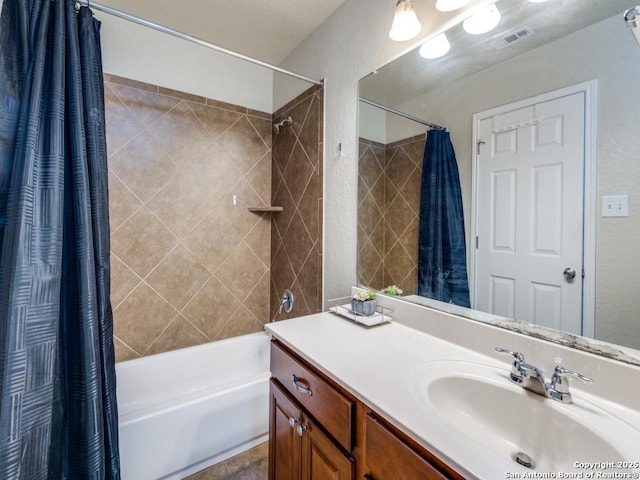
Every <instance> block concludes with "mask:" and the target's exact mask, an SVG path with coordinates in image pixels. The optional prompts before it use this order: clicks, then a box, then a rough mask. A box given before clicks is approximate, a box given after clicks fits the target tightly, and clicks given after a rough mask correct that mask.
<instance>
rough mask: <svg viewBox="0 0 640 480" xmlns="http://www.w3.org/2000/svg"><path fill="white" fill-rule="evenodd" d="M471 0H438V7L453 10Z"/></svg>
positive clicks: (443, 10) (438, 8) (447, 10)
mask: <svg viewBox="0 0 640 480" xmlns="http://www.w3.org/2000/svg"><path fill="white" fill-rule="evenodd" d="M470 1H471V0H438V1H437V2H436V9H437V10H440V11H441V12H452V11H453V10H457V9H459V8H462V7H464V6H465V5H466V4H467V3H469V2H470ZM538 1H539V0H538Z"/></svg>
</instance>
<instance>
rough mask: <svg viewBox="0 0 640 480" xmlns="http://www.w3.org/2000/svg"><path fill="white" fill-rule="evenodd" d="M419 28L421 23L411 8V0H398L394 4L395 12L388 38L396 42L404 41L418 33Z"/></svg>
mask: <svg viewBox="0 0 640 480" xmlns="http://www.w3.org/2000/svg"><path fill="white" fill-rule="evenodd" d="M420 30H422V25H421V24H420V21H419V20H418V17H417V15H416V12H415V11H414V10H413V2H412V1H411V0H400V1H399V2H398V3H397V4H396V13H395V15H394V17H393V24H392V25H391V30H389V38H390V39H391V40H395V41H396V42H404V41H405V40H409V39H411V38H413V37H415V36H416V35H418V34H419V33H420Z"/></svg>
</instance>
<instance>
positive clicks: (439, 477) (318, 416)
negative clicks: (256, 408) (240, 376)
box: [269, 341, 463, 480]
mask: <svg viewBox="0 0 640 480" xmlns="http://www.w3.org/2000/svg"><path fill="white" fill-rule="evenodd" d="M271 375H272V379H271V390H270V391H271V400H270V430H269V480H352V479H356V478H357V480H443V479H453V480H463V477H462V476H460V475H459V474H457V473H456V472H455V471H453V470H452V469H451V468H449V467H448V466H447V465H446V464H444V463H443V462H441V461H440V460H439V459H438V458H436V457H435V456H434V455H432V454H431V453H430V452H428V451H427V450H425V449H424V448H422V447H421V446H420V445H418V444H417V443H416V442H414V441H413V440H412V439H410V438H409V437H408V436H407V435H405V434H403V433H402V432H401V431H399V430H398V429H397V428H395V427H393V426H392V425H389V424H388V423H387V422H385V421H384V420H382V419H381V418H380V417H379V416H377V415H376V413H375V412H374V411H373V410H372V409H370V408H369V407H368V406H366V405H365V404H364V403H362V402H360V401H358V400H356V399H354V398H353V397H352V396H351V395H350V394H349V393H348V392H346V391H345V390H344V389H343V388H341V387H340V386H339V385H337V384H336V383H335V382H333V381H332V380H331V379H330V378H328V377H327V376H325V375H324V374H322V373H321V372H319V371H318V370H317V369H316V368H314V367H313V366H312V365H310V364H308V363H307V362H305V361H304V360H303V359H301V358H300V357H298V356H297V355H296V354H295V353H293V352H291V351H290V350H289V349H287V348H286V347H284V346H283V345H281V344H280V343H279V342H277V341H273V342H272V345H271ZM356 475H357V476H356Z"/></svg>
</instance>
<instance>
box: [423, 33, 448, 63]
mask: <svg viewBox="0 0 640 480" xmlns="http://www.w3.org/2000/svg"><path fill="white" fill-rule="evenodd" d="M450 48H451V44H450V43H449V40H448V39H447V36H446V35H445V34H444V32H443V33H441V34H439V35H436V36H435V37H433V38H432V39H431V40H427V41H426V42H424V43H423V44H422V46H421V47H420V55H421V56H423V57H424V58H440V57H442V56H443V55H445V54H446V53H447V52H448V51H449V49H450Z"/></svg>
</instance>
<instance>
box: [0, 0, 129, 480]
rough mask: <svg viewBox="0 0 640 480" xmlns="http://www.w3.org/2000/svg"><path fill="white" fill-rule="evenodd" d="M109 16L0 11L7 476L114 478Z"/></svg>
mask: <svg viewBox="0 0 640 480" xmlns="http://www.w3.org/2000/svg"><path fill="white" fill-rule="evenodd" d="M99 28H100V24H99V22H98V21H97V20H95V19H94V18H93V16H92V14H91V11H90V10H89V9H87V8H80V9H79V11H77V10H76V6H75V3H74V1H73V0H4V4H3V7H2V15H1V17H0V478H1V479H3V480H14V479H24V480H27V479H28V480H39V479H83V480H84V479H118V478H120V473H119V455H118V430H117V428H118V422H117V407H116V397H115V393H116V391H115V362H114V350H113V318H112V312H111V304H110V300H109V289H110V265H109V219H108V194H107V164H106V143H105V124H104V92H103V89H104V85H103V83H102V64H101V62H102V61H101V51H100V36H99Z"/></svg>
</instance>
